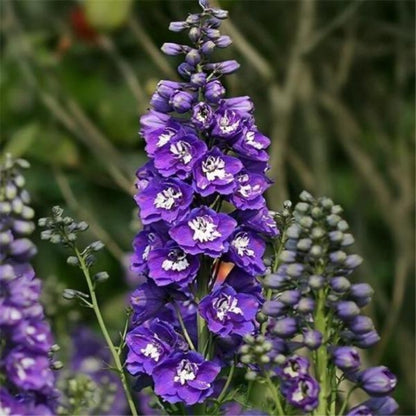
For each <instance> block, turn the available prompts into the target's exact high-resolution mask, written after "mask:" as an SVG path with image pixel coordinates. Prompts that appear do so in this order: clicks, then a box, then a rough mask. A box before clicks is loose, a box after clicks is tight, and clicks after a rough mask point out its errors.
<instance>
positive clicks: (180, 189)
mask: <svg viewBox="0 0 416 416" xmlns="http://www.w3.org/2000/svg"><path fill="white" fill-rule="evenodd" d="M135 199H136V202H137V205H138V206H139V207H140V217H141V219H142V222H143V224H150V223H152V222H158V221H161V220H163V221H166V222H167V223H172V222H173V221H175V220H177V219H181V218H183V216H184V215H185V214H186V213H187V212H188V208H189V206H190V205H191V203H192V199H193V190H192V187H191V186H189V185H187V184H186V183H184V182H182V181H180V180H178V179H165V180H159V179H153V180H152V181H150V182H149V184H148V186H147V187H146V189H145V190H143V191H142V192H140V193H139V194H138V195H137V196H136V197H135Z"/></svg>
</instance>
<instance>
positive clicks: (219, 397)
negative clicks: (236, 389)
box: [217, 362, 235, 404]
mask: <svg viewBox="0 0 416 416" xmlns="http://www.w3.org/2000/svg"><path fill="white" fill-rule="evenodd" d="M234 371H235V362H234V363H233V365H232V366H231V368H230V372H229V373H228V377H227V380H226V382H225V384H224V387H223V388H222V390H221V393H220V395H219V396H218V399H217V400H218V402H219V403H220V404H221V402H222V401H223V400H224V397H225V395H226V394H227V390H228V387H229V386H230V383H231V380H232V379H233V376H234Z"/></svg>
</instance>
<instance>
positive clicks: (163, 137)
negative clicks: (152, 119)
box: [156, 128, 176, 147]
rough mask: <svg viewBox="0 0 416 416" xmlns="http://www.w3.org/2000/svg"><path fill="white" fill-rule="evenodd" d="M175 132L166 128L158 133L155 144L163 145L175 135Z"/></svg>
mask: <svg viewBox="0 0 416 416" xmlns="http://www.w3.org/2000/svg"><path fill="white" fill-rule="evenodd" d="M175 133H176V132H175V130H173V129H170V128H167V129H166V130H165V131H164V132H163V133H162V134H161V135H159V137H158V141H157V144H156V146H157V147H162V146H164V145H165V144H166V143H167V142H168V141H169V140H170V139H171V138H172V137H173V136H174V135H175Z"/></svg>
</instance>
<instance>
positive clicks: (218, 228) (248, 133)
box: [126, 0, 278, 414]
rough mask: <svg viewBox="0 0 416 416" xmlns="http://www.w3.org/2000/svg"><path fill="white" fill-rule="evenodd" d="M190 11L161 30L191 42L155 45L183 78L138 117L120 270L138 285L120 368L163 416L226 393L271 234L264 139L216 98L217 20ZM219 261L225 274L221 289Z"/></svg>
mask: <svg viewBox="0 0 416 416" xmlns="http://www.w3.org/2000/svg"><path fill="white" fill-rule="evenodd" d="M199 4H200V6H201V7H202V11H201V12H200V13H195V14H191V15H189V16H188V18H187V19H186V20H185V21H179V22H172V23H171V25H170V29H171V30H172V31H173V32H184V31H187V32H188V37H189V39H190V40H191V45H190V46H188V45H184V44H176V43H165V44H164V45H163V46H162V51H163V52H164V53H166V54H167V55H175V56H183V57H184V61H183V62H182V63H181V64H180V65H179V66H178V73H179V75H180V76H181V78H182V79H183V80H182V81H181V82H177V81H170V80H162V81H160V82H159V83H158V85H157V89H156V91H155V93H154V94H153V96H152V98H151V101H150V110H149V111H148V112H147V113H146V114H145V115H143V116H142V117H141V120H140V124H141V128H140V135H141V137H142V138H143V139H144V141H145V143H146V146H145V150H146V152H147V155H148V156H149V159H150V160H149V162H148V163H146V165H145V166H143V167H142V168H140V169H139V170H138V171H137V190H138V192H137V194H136V196H135V200H136V202H137V204H138V206H139V208H140V219H141V222H142V224H143V225H144V226H143V229H142V230H141V231H140V232H139V234H138V235H137V236H136V238H135V240H134V243H133V247H134V255H133V256H132V260H131V269H132V271H133V272H136V273H138V274H140V275H141V278H145V279H146V280H145V282H144V283H143V284H142V285H140V286H139V287H138V288H137V289H136V290H135V291H134V292H133V293H132V295H131V305H132V308H133V311H134V313H133V318H132V328H131V330H130V332H129V333H128V335H127V346H128V348H129V352H128V357H127V360H126V365H127V368H128V370H129V371H130V373H131V374H133V375H135V376H137V377H138V379H139V380H148V382H149V383H150V384H151V385H153V386H154V392H155V393H156V394H157V395H158V396H159V397H160V399H161V402H160V403H161V406H162V408H163V410H164V411H165V412H168V413H169V412H170V413H173V412H175V411H181V410H179V409H181V408H182V407H181V406H187V407H188V406H192V409H191V410H189V411H190V412H193V413H198V414H200V413H206V412H208V411H216V410H215V409H217V410H218V408H219V406H221V403H220V402H222V401H224V400H225V399H228V397H229V396H230V394H231V390H232V389H231V388H230V384H231V379H232V378H233V374H234V372H235V358H236V351H237V348H238V346H239V345H240V344H241V342H242V337H243V336H244V335H247V334H251V333H254V332H256V331H258V329H259V326H258V324H257V322H256V320H255V316H256V314H257V312H258V310H259V307H260V305H261V303H262V301H263V299H262V295H261V293H260V292H261V290H260V287H259V284H258V282H257V280H256V276H258V275H261V274H263V273H264V272H265V270H266V268H265V265H264V263H263V259H262V258H263V255H264V253H265V250H266V242H267V239H268V238H269V237H274V236H276V235H277V234H278V230H277V228H276V224H275V222H274V220H273V216H272V215H271V214H270V212H269V210H268V209H267V206H266V201H265V199H264V197H263V194H264V192H265V190H266V189H267V188H268V187H269V185H270V183H271V182H270V180H269V179H268V178H267V177H266V174H265V173H266V171H267V169H268V163H267V162H268V155H267V152H266V149H267V147H268V146H269V144H270V141H269V139H268V138H267V137H266V136H264V135H263V134H262V133H261V132H260V131H259V130H258V128H257V126H256V124H255V120H254V117H253V109H254V106H253V103H252V101H251V99H250V98H249V97H247V96H243V97H234V98H226V97H225V96H226V89H225V86H224V83H223V78H224V76H225V75H227V74H231V73H233V72H234V71H236V70H237V69H238V67H239V65H238V63H237V62H236V61H234V60H229V61H222V62H216V61H213V52H214V51H215V50H216V49H217V48H224V47H227V46H229V45H230V44H231V40H230V38H229V37H228V36H222V35H221V34H220V31H219V27H220V24H221V20H222V19H225V18H226V17H227V12H226V11H225V10H220V9H214V8H211V7H210V6H209V4H208V3H207V2H206V1H202V0H201V1H200V2H199ZM225 263H229V264H232V267H233V269H232V271H231V273H230V274H229V275H228V276H227V277H226V279H225V281H224V279H218V276H219V274H220V271H221V270H222V269H223V267H224V264H225ZM222 368H223V371H222V373H221V375H220V374H219V373H220V371H221V369H222ZM222 376H224V377H222Z"/></svg>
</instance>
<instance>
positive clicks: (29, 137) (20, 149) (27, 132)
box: [4, 123, 40, 157]
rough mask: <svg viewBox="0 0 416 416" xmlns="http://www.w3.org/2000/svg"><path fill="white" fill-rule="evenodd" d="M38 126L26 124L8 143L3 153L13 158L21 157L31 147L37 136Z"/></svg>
mask: <svg viewBox="0 0 416 416" xmlns="http://www.w3.org/2000/svg"><path fill="white" fill-rule="evenodd" d="M39 130H40V126H39V124H37V123H30V124H26V125H25V126H23V127H21V128H20V129H19V130H17V131H16V132H15V133H14V134H13V135H12V137H11V138H10V140H9V141H8V143H7V145H6V147H5V149H4V151H5V153H11V154H12V155H13V156H14V157H21V156H23V155H24V154H25V153H26V152H27V151H28V150H29V149H30V147H31V146H32V144H33V143H34V141H35V139H36V138H37V137H38V135H39Z"/></svg>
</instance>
